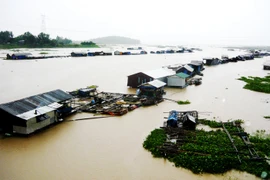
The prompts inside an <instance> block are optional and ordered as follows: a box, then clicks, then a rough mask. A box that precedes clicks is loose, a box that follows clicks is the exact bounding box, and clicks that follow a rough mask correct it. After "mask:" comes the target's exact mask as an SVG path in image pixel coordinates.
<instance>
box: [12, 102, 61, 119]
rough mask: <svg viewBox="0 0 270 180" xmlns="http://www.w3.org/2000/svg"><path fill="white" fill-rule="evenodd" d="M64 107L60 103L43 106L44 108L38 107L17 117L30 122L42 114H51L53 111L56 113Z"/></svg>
mask: <svg viewBox="0 0 270 180" xmlns="http://www.w3.org/2000/svg"><path fill="white" fill-rule="evenodd" d="M61 106H62V105H61V104H58V103H52V104H49V105H47V106H43V107H38V108H36V109H33V110H31V111H27V112H25V113H22V114H18V115H16V116H17V117H19V118H22V119H24V120H29V119H31V118H33V117H36V116H39V115H42V114H45V113H47V112H51V111H54V110H56V109H57V108H59V107H61Z"/></svg>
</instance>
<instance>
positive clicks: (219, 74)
mask: <svg viewBox="0 0 270 180" xmlns="http://www.w3.org/2000/svg"><path fill="white" fill-rule="evenodd" d="M29 51H34V50H31V49H30V50H29ZM59 51H60V52H61V51H63V52H65V53H66V52H68V51H69V52H71V50H67V49H63V50H62V49H60V50H59ZM59 51H58V53H59ZM53 52H55V51H53ZM0 53H1V51H0ZM243 53H245V52H237V51H233V52H228V51H227V50H225V49H218V48H206V49H204V51H201V52H195V53H192V54H169V55H141V56H108V57H85V58H62V59H45V60H37V61H36V60H32V61H2V60H1V61H0V80H1V84H0V103H5V102H8V101H12V100H16V99H19V98H23V97H26V96H30V95H34V94H37V93H42V92H46V91H50V90H53V89H58V88H60V89H63V90H67V91H70V90H74V89H78V88H81V87H85V86H88V85H92V84H97V85H99V90H100V91H108V92H124V93H126V92H127V93H135V89H130V88H128V87H127V86H126V83H127V76H128V75H130V74H132V73H136V72H138V71H145V70H151V69H155V68H159V67H161V66H165V65H169V64H175V63H187V62H189V61H191V60H200V59H202V57H209V56H216V57H220V56H221V55H223V54H228V55H229V56H234V55H238V54H243ZM264 61H265V59H256V60H254V61H247V62H238V63H229V64H225V65H219V66H215V67H209V68H208V67H207V68H206V70H205V71H204V72H203V73H204V76H203V83H202V85H200V86H196V87H195V86H190V87H187V88H186V89H174V88H166V91H167V94H166V97H167V98H170V99H175V100H187V99H188V100H189V101H191V104H190V105H185V106H179V105H177V104H176V103H174V102H170V101H164V102H163V103H160V104H158V105H157V106H152V107H147V108H139V109H136V110H135V111H133V112H131V113H128V114H126V115H124V116H122V117H112V118H107V119H96V120H89V121H76V122H72V121H71V122H67V121H66V122H63V123H61V124H58V125H56V126H53V127H50V128H48V129H45V130H44V131H41V132H40V133H38V134H35V135H32V136H30V137H26V138H19V137H11V138H5V139H1V140H0V161H1V164H0V176H1V179H179V178H181V179H230V178H231V179H237V178H239V179H256V178H255V177H254V176H251V175H248V174H246V173H238V172H235V171H233V172H230V173H227V174H226V175H223V176H222V175H218V176H217V175H194V174H192V173H190V172H189V171H188V170H184V169H182V168H175V167H174V166H173V164H171V163H170V162H168V161H166V160H163V159H155V158H153V157H152V155H151V154H150V153H149V152H148V151H146V150H144V149H143V147H142V143H143V141H144V139H145V137H146V136H147V135H148V134H149V133H150V131H152V130H153V129H155V128H158V127H160V126H161V125H162V122H163V118H164V116H166V114H164V113H163V112H168V111H170V110H172V109H176V110H198V111H200V112H204V113H201V117H202V118H215V119H216V120H221V121H227V120H229V119H244V120H246V123H245V125H246V127H245V128H246V130H247V131H248V132H253V131H254V130H256V129H266V130H268V131H269V129H270V126H269V125H270V121H267V120H266V119H264V118H263V116H265V115H270V114H269V113H270V111H269V109H270V103H267V102H270V98H269V95H267V94H263V93H257V92H252V91H249V90H245V89H243V88H242V87H243V85H244V82H242V81H238V80H236V79H237V78H238V77H240V76H248V75H251V76H264V75H267V73H266V71H263V70H262V63H263V62H264ZM206 112H211V113H206ZM87 116H89V115H88V114H85V113H81V114H76V115H74V116H72V117H69V119H70V120H71V119H76V118H80V117H87ZM3 162H4V163H3Z"/></svg>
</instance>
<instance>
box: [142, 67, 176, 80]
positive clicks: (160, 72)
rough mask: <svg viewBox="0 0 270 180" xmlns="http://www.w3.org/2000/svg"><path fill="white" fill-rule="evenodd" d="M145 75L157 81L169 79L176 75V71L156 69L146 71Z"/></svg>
mask: <svg viewBox="0 0 270 180" xmlns="http://www.w3.org/2000/svg"><path fill="white" fill-rule="evenodd" d="M143 73H144V74H146V75H148V76H151V77H152V78H155V79H158V78H162V77H167V76H171V75H174V74H175V72H174V71H172V70H170V69H166V68H160V69H155V70H151V71H146V72H143Z"/></svg>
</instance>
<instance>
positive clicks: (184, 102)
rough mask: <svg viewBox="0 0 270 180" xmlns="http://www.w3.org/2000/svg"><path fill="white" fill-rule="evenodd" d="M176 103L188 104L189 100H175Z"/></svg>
mask: <svg viewBox="0 0 270 180" xmlns="http://www.w3.org/2000/svg"><path fill="white" fill-rule="evenodd" d="M177 103H178V104H179V105H185V104H190V103H191V102H190V101H189V100H186V101H181V100H180V101H177Z"/></svg>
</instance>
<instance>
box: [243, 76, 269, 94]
mask: <svg viewBox="0 0 270 180" xmlns="http://www.w3.org/2000/svg"><path fill="white" fill-rule="evenodd" d="M238 80H241V81H244V82H246V83H247V84H246V85H245V86H244V88H245V89H249V90H252V91H257V92H264V93H270V76H265V77H264V78H261V77H252V76H249V77H241V78H239V79H238Z"/></svg>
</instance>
